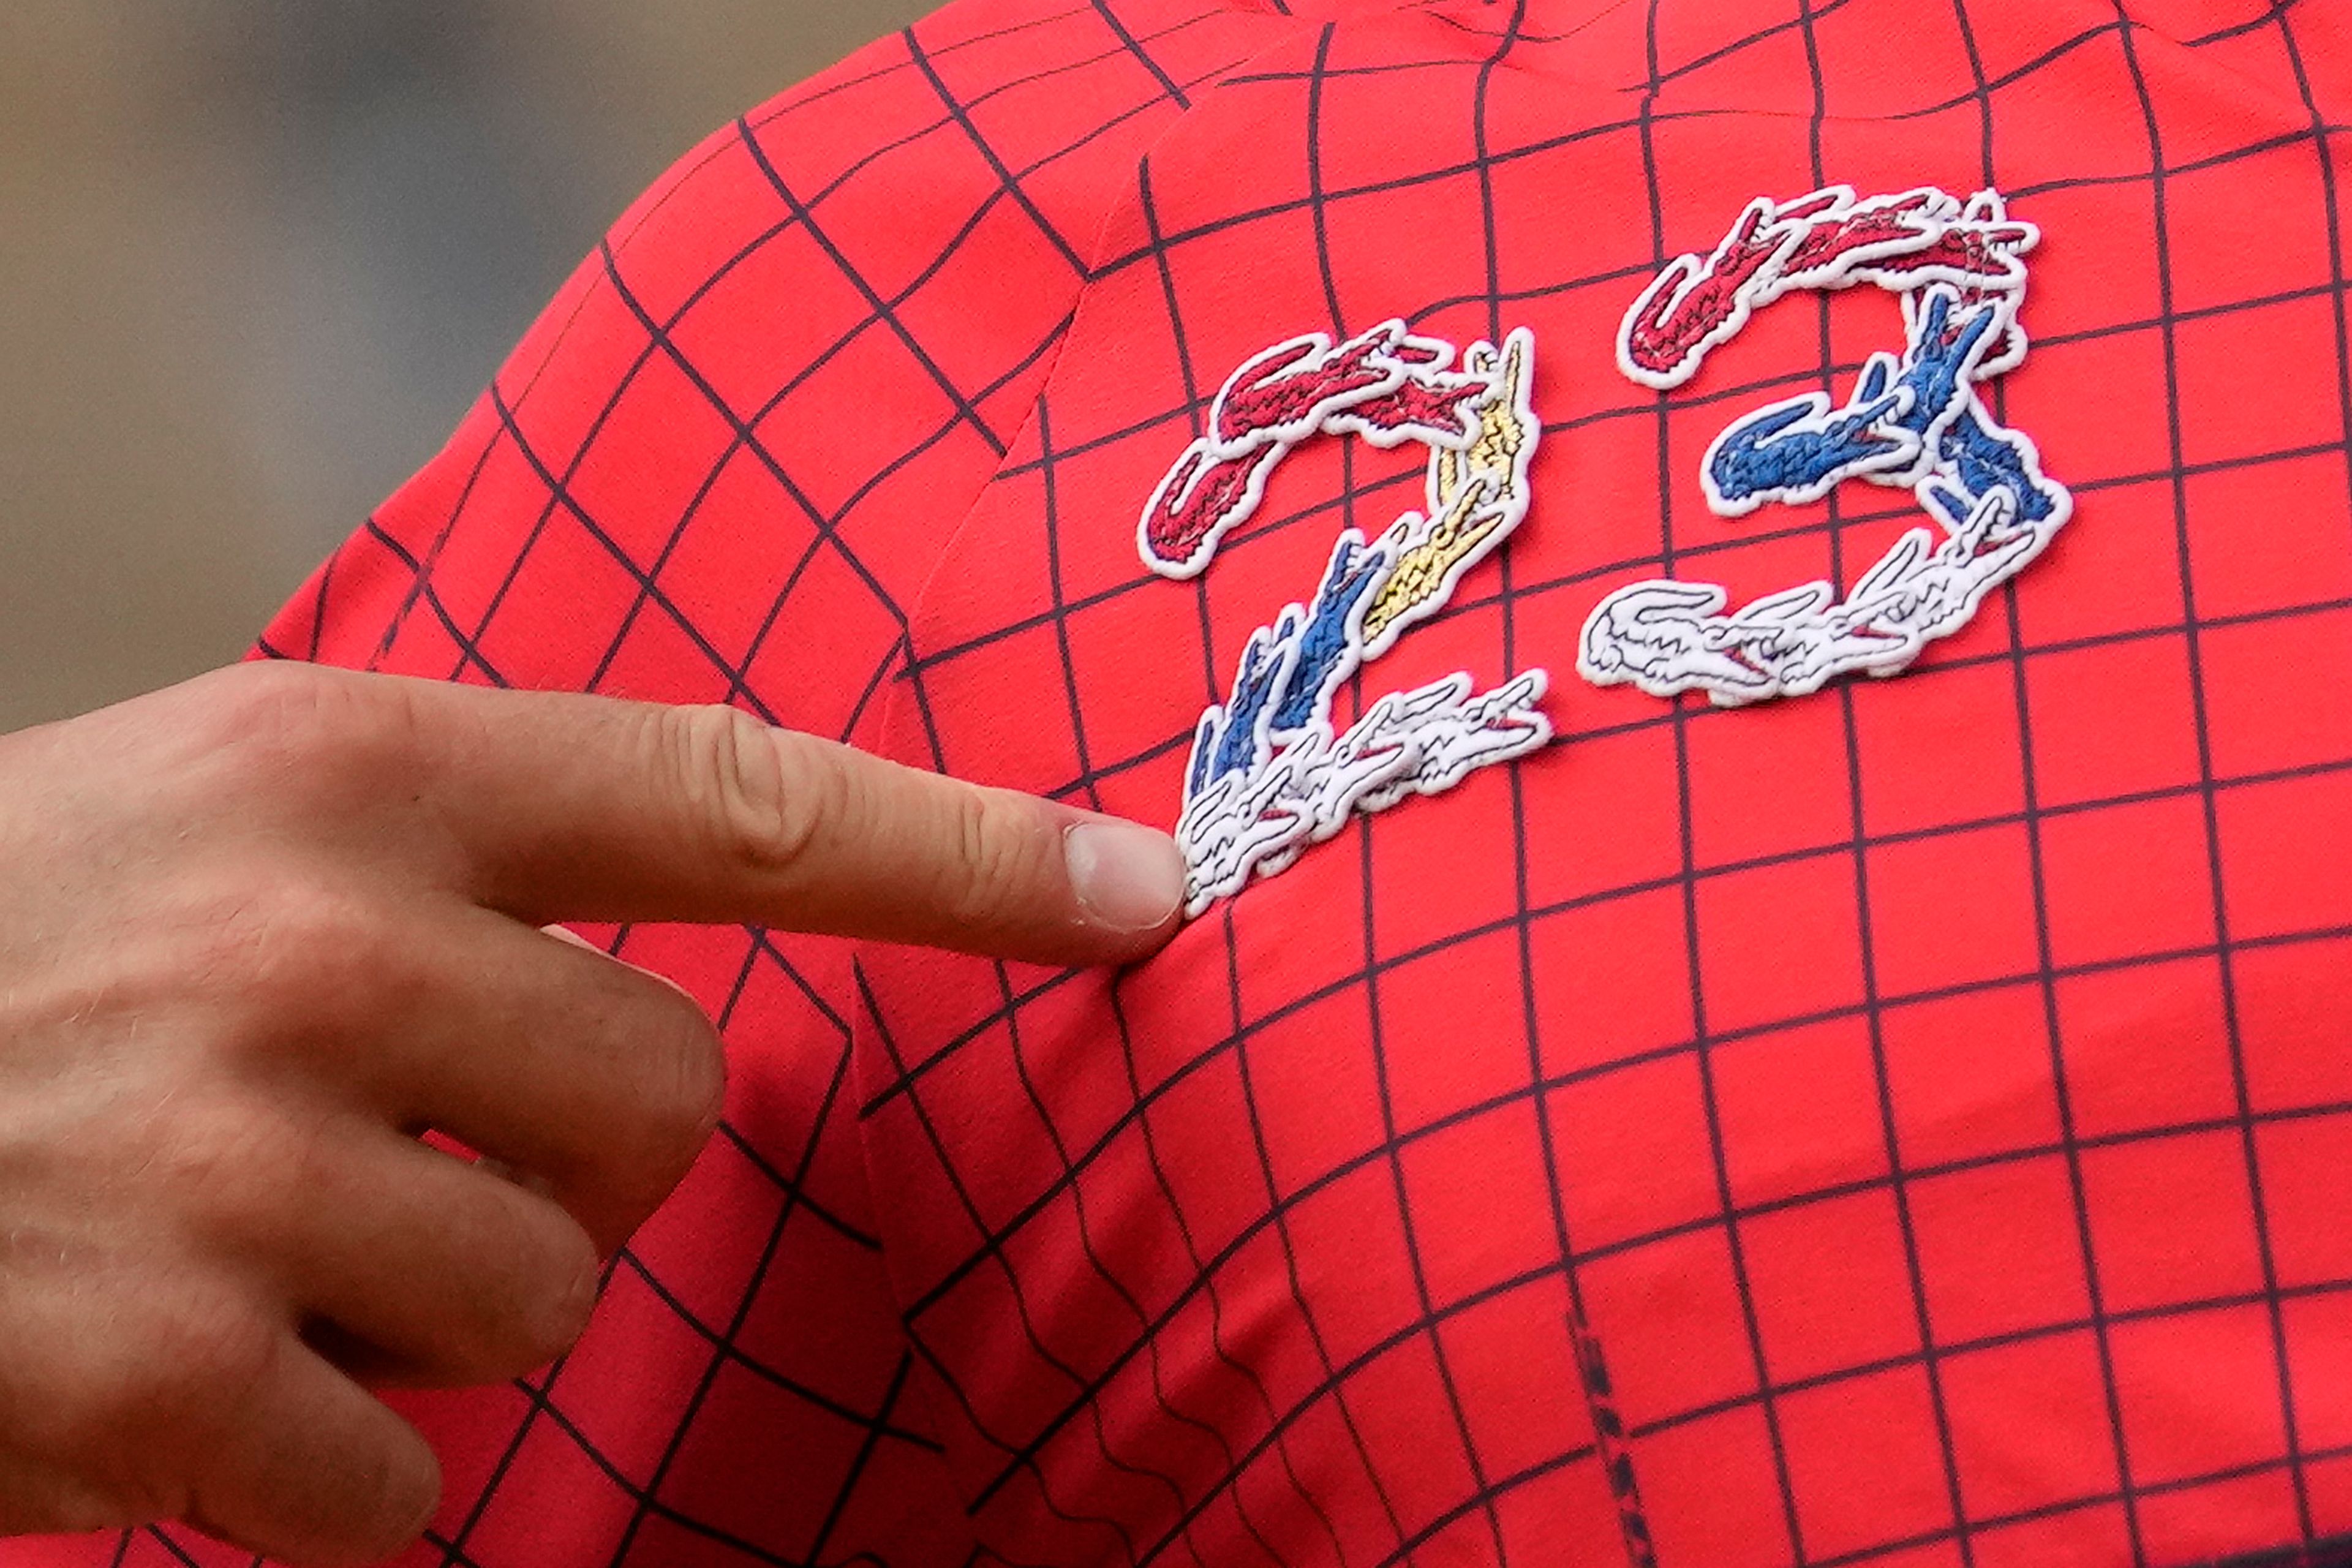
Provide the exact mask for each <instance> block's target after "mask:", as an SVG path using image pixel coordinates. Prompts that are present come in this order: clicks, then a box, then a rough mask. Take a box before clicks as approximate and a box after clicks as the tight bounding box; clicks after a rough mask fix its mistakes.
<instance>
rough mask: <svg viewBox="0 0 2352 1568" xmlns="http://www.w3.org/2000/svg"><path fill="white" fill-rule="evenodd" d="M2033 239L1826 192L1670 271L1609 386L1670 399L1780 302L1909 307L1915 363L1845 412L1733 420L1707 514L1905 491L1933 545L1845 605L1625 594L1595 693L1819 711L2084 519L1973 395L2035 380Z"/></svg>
mask: <svg viewBox="0 0 2352 1568" xmlns="http://www.w3.org/2000/svg"><path fill="white" fill-rule="evenodd" d="M2040 237H2041V235H2040V231H2039V230H2037V229H2036V228H2035V227H2034V226H2032V224H2029V223H2022V222H2018V221H2014V220H2012V219H2011V218H2010V216H2009V215H2008V211H2007V208H2006V206H2005V205H2004V204H2003V202H2002V200H2001V197H2000V194H1999V193H1998V192H1994V191H1981V192H1979V193H1978V194H1977V195H1974V196H1972V197H1970V198H1969V200H1968V201H1967V202H1965V203H1963V202H1961V201H1959V200H1958V199H1957V198H1955V197H1953V196H1950V195H1946V194H1945V193H1944V192H1942V191H1938V190H1933V189H1927V188H1922V189H1918V190H1913V191H1906V192H1903V193H1902V194H1900V195H1891V196H1873V197H1870V198H1868V199H1866V200H1864V199H1857V198H1856V197H1855V195H1854V193H1853V188H1852V187H1850V186H1846V185H1832V186H1830V187H1829V188H1827V189H1825V190H1820V191H1815V192H1813V193H1812V194H1811V195H1804V196H1800V197H1798V198H1797V199H1796V200H1794V201H1791V202H1785V203H1775V202H1773V201H1771V200H1769V198H1759V199H1758V200H1756V201H1753V202H1750V203H1749V204H1748V207H1747V209H1746V210H1745V211H1744V212H1742V213H1741V214H1740V216H1739V220H1738V222H1737V223H1735V224H1734V225H1733V226H1732V228H1731V232H1730V233H1728V234H1727V235H1726V236H1725V237H1724V238H1723V241H1722V243H1721V244H1719V245H1717V247H1716V248H1715V249H1714V251H1713V252H1712V253H1711V254H1709V255H1707V256H1706V257H1700V256H1696V255H1689V256H1682V257H1678V258H1675V260H1674V262H1672V263H1671V264H1670V265H1668V266H1667V268H1665V269H1664V271H1663V272H1661V273H1660V274H1659V275H1658V276H1657V278H1656V279H1654V281H1652V283H1651V284H1650V286H1649V287H1648V288H1647V289H1643V292H1642V296H1641V298H1640V299H1638V300H1635V301H1634V303H1633V308H1632V309H1631V310H1628V311H1627V312H1626V314H1625V320H1624V323H1623V325H1622V327H1621V328H1620V330H1619V332H1618V339H1617V362H1618V366H1619V368H1620V369H1622V371H1623V372H1624V373H1625V374H1627V375H1628V376H1630V377H1631V378H1632V379H1633V380H1634V381H1636V382H1639V383H1641V384H1643V385H1645V386H1652V387H1656V388H1659V389H1661V390H1664V389H1668V388H1672V387H1676V386H1680V385H1681V384H1684V383H1685V382H1686V381H1688V380H1689V379H1690V378H1691V377H1692V376H1693V375H1695V374H1697V371H1698V368H1699V365H1700V363H1702V362H1703V361H1704V360H1705V359H1706V355H1707V354H1708V353H1709V352H1710V351H1712V350H1713V349H1715V348H1717V346H1719V345H1721V344H1722V343H1725V342H1729V341H1730V340H1731V339H1732V338H1733V337H1736V336H1737V335H1738V332H1739V331H1740V329H1741V328H1742V327H1744V326H1745V325H1746V324H1747V322H1748V319H1749V317H1750V316H1751V315H1753V314H1754V312H1755V311H1757V310H1760V309H1762V308H1763V307H1764V306H1766V305H1768V304H1770V303H1771V302H1772V301H1773V300H1778V299H1780V298H1781V297H1782V296H1783V295H1786V294H1789V293H1791V292H1794V291H1797V290H1800V289H1844V288H1850V287H1852V286H1853V285H1855V284H1858V283H1874V284H1876V285H1877V286H1878V287H1880V288H1882V289H1888V290H1890V291H1892V292H1894V293H1896V294H1898V295H1900V296H1901V298H1902V304H1903V321H1904V328H1905V337H1906V340H1907V341H1906V349H1905V352H1904V353H1903V354H1902V355H1901V356H1900V357H1899V358H1898V357H1897V356H1896V355H1895V354H1892V353H1883V352H1882V353H1875V354H1873V355H1872V356H1871V357H1870V359H1869V360H1868V361H1866V362H1865V363H1864V366H1863V369H1862V374H1860V375H1859V376H1858V377H1857V378H1856V380H1855V383H1854V387H1853V392H1852V394H1851V395H1849V396H1848V397H1847V399H1846V401H1845V402H1844V404H1843V405H1838V406H1832V403H1831V400H1830V398H1829V397H1828V396H1827V395H1825V394H1822V393H1817V392H1816V393H1808V394H1806V395H1803V396H1801V397H1794V398H1790V399H1787V400H1784V401H1782V402H1780V403H1776V404H1772V405H1769V406H1768V407H1765V408H1762V409H1759V411H1757V412H1756V413H1754V414H1751V415H1748V416H1745V417H1743V418H1740V419H1737V420H1734V421H1733V422H1732V423H1731V424H1730V425H1729V426H1727V427H1726V428H1725V429H1724V431H1723V432H1722V434H1720V435H1718V436H1717V437H1716V438H1715V440H1714V441H1713V442H1712V443H1710V444H1709V446H1708V447H1707V449H1706V456H1705V458H1703V459H1702V461H1701V467H1700V472H1699V482H1700V485H1701V487H1702V489H1704V490H1705V491H1706V500H1707V505H1708V506H1709V508H1710V509H1712V510H1714V511H1715V512H1716V513H1717V514H1718V515H1720V516H1723V517H1742V516H1745V515H1746V514H1748V513H1749V512H1751V511H1754V510H1757V509H1758V508H1759V507H1763V506H1768V505H1772V504H1775V503H1779V504H1784V505H1797V504H1801V503H1804V502H1807V501H1815V500H1821V499H1822V497H1824V496H1826V495H1828V494H1829V493H1830V492H1831V491H1832V490H1833V489H1836V488H1837V487H1838V486H1839V485H1841V484H1843V483H1844V482H1845V481H1846V480H1848V479H1864V480H1868V481H1869V482H1871V483H1873V484H1878V485H1889V486H1895V487H1899V488H1905V489H1910V490H1911V491H1912V493H1913V494H1914V495H1915V496H1916V498H1917V500H1918V501H1919V504H1920V506H1921V507H1922V508H1923V509H1924V510H1926V511H1927V514H1928V516H1929V517H1930V518H1932V519H1933V520H1934V521H1936V523H1937V525H1938V529H1939V530H1940V532H1939V531H1935V530H1929V529H1926V528H1916V529H1913V530H1911V531H1909V532H1907V533H1906V534H1905V535H1904V536H1903V537H1902V538H1901V539H1900V540H1898V541H1896V542H1895V546H1894V548H1893V549H1891V550H1889V551H1888V552H1886V554H1885V555H1884V556H1883V557H1881V558H1880V559H1879V560H1878V561H1877V562H1876V563H1874V564H1873V565H1872V566H1871V567H1870V568H1869V570H1867V571H1866V572H1864V574H1862V575H1861V577H1860V578H1858V579H1857V580H1856V581H1855V582H1854V584H1853V586H1852V587H1851V588H1850V589H1849V590H1847V592H1846V593H1845V595H1843V597H1841V596H1840V595H1839V594H1838V592H1837V590H1836V589H1835V588H1834V587H1833V586H1832V585H1831V584H1828V583H1824V582H1814V583H1802V584H1798V585H1796V586H1795V587H1792V588H1785V589H1782V590H1780V592H1778V593H1774V594H1768V595H1765V596H1763V597H1762V598H1760V599H1757V600H1755V601H1754V602H1752V603H1750V604H1748V605H1743V606H1742V607H1741V608H1739V609H1738V610H1737V611H1734V612H1732V613H1729V614H1726V613H1725V609H1726V606H1727V604H1728V603H1729V601H1730V595H1729V594H1728V593H1727V591H1726V590H1724V589H1723V588H1721V587H1719V586H1717V585H1716V584H1708V583H1682V582H1671V581H1660V582H1649V583H1636V584H1633V585H1631V586H1630V587H1625V588H1621V589H1619V590H1618V591H1616V592H1615V593H1613V594H1612V595H1609V596H1608V597H1607V598H1605V599H1603V600H1602V601H1601V604H1600V605H1598V606H1597V607H1596V608H1595V609H1594V610H1593V612H1592V615H1591V617H1590V618H1589V619H1588V620H1587V621H1586V623H1585V626H1584V635H1583V637H1582V640H1581V643H1580V647H1579V650H1578V656H1577V668H1578V670H1579V671H1580V673H1581V674H1582V675H1583V676H1584V678H1585V679H1588V680H1590V681H1591V682H1592V683H1593V684H1594V685H1596V686H1614V685H1623V684H1630V685H1633V686H1637V687H1639V688H1640V689H1643V691H1646V692H1649V693H1651V694H1652V695H1653V696H1657V697H1672V696H1675V695H1676V694H1677V693H1680V692H1684V691H1705V692H1706V693H1707V694H1708V696H1709V697H1710V698H1711V699H1712V700H1714V701H1716V702H1717V703H1719V704H1723V705H1726V706H1731V705H1736V704H1739V703H1746V702H1760V701H1763V700H1767V699H1769V698H1774V697H1786V696H1801V695H1802V694H1804V693H1807V692H1811V691H1817V690H1819V689H1821V688H1822V686H1823V685H1824V684H1825V683H1827V682H1828V681H1829V680H1831V679H1833V678H1835V677H1837V676H1840V675H1848V674H1854V673H1866V674H1870V675H1893V674H1895V673H1896V672H1898V671H1900V670H1902V669H1904V668H1906V667H1908V666H1909V665H1910V663H1911V662H1912V661H1913V660H1914V659H1916V658H1918V657H1919V654H1920V651H1921V650H1922V649H1923V648H1925V647H1926V646H1927V644H1928V643H1930V642H1932V641H1934V640H1935V639H1937V637H1949V636H1950V635H1951V634H1952V633H1953V632H1956V631H1958V629H1959V628H1960V627H1961V626H1965V625H1966V624H1967V623H1968V621H1969V617H1970V616H1974V615H1975V614H1976V611H1977V606H1978V605H1980V604H1981V603H1983V601H1984V597H1985V595H1988V594H1990V592H1992V590H1993V589H1994V588H1996V587H1999V586H2000V584H2003V583H2005V582H2007V581H2009V579H2011V577H2014V576H2015V575H2017V574H2018V573H2020V572H2021V571H2023V570H2024V569H2025V567H2026V566H2027V565H2028V564H2029V563H2031V562H2032V560H2033V559H2034V558H2035V557H2036V556H2038V555H2039V554H2041V553H2042V550H2043V549H2045V548H2046V547H2047V546H2048V545H2049V543H2050V541H2051V540H2052V539H2053V537H2054V536H2055V535H2056V533H2057V531H2058V530H2059V529H2060V528H2062V527H2063V526H2064V524H2065V521H2066V519H2067V517H2068V516H2069V515H2070V514H2071V513H2072V512H2073V510H2074V498H2073V497H2072V496H2071V495H2070V494H2069V493H2068V491H2067V489H2066V488H2065V487H2064V486H2063V485H2062V484H2059V483H2057V482H2056V481H2055V480H2053V479H2050V478H2048V477H2047V476H2046V475H2044V474H2043V473H2042V458H2041V454H2040V452H2039V451H2038V450H2036V448H2035V447H2034V445H2033V442H2032V439H2031V438H2030V437H2027V436H2025V435H2024V434H2023V433H2022V432H2020V431H2016V430H2011V429H2010V428H2008V427H2007V426H2003V425H2001V424H2000V421H1998V420H1997V419H1995V418H1994V417H1993V416H1992V414H1991V413H1990V410H1988V409H1987V407H1986V406H1985V404H1984V402H1983V400H1982V399H1981V398H1980V397H1979V395H1978V393H1977V387H1978V385H1979V384H1980V383H1982V382H1984V381H1987V380H1989V379H1990V378H1992V377H1994V376H1997V375H2000V374H2005V373H2006V372H2008V371H2010V370H2012V369H2014V368H2015V367H2016V366H2017V365H2018V364H2019V363H2021V362H2022V361H2023V360H2024V358H2025V353H2026V347H2027V344H2026V337H2025V331H2024V329H2023V328H2022V327H2021V325H2020V324H2019V321H2018V309H2019V306H2020V305H2021V302H2022V301H2023V299H2024V295H2025V281H2026V270H2025V261H2024V257H2025V253H2026V252H2028V251H2030V250H2032V248H2033V247H2034V245H2035V244H2036V243H2037V241H2038V240H2039V239H2040Z"/></svg>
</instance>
